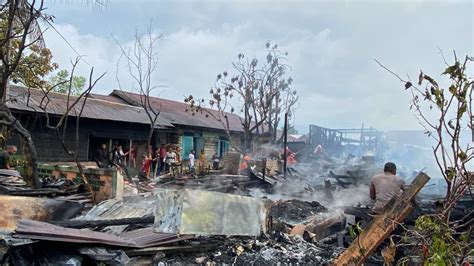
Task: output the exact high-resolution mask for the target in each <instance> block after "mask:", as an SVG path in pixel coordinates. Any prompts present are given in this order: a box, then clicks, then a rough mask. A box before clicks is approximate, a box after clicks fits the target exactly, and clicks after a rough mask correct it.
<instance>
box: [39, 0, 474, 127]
mask: <svg viewBox="0 0 474 266" xmlns="http://www.w3.org/2000/svg"><path fill="white" fill-rule="evenodd" d="M47 2H48V10H47V12H48V13H50V14H53V15H54V16H55V17H56V19H55V22H56V23H55V26H56V29H57V30H58V31H59V32H60V33H61V34H62V35H63V36H64V37H65V38H66V39H67V40H68V41H69V43H70V44H71V45H72V46H73V47H74V48H75V49H76V50H77V51H78V52H79V53H80V54H81V55H84V56H85V60H86V62H83V63H82V64H81V67H80V73H81V74H83V75H86V74H87V73H88V68H90V67H91V66H94V67H95V71H96V72H97V73H99V72H107V75H106V77H105V78H104V79H103V80H101V81H100V82H99V84H98V85H97V87H96V89H95V92H97V93H108V92H110V91H111V90H112V89H114V88H116V87H117V82H116V79H115V71H116V70H115V69H116V62H117V59H118V56H119V49H118V46H117V45H116V44H115V42H114V41H113V39H112V38H111V36H112V35H114V36H116V38H117V39H119V40H120V42H123V43H128V42H131V41H132V40H133V38H134V32H135V28H137V27H138V28H139V29H144V27H145V26H146V25H147V24H148V23H149V22H150V20H152V21H153V25H154V27H155V31H156V33H157V34H163V36H164V37H163V39H162V40H161V41H160V42H159V50H158V52H159V56H160V59H159V65H158V69H157V72H156V76H155V77H154V78H155V82H157V83H159V84H160V85H162V86H163V90H164V92H163V93H161V96H162V97H164V98H169V99H174V100H178V101H182V100H183V99H184V96H185V95H189V94H190V93H192V94H194V95H196V96H199V95H200V96H207V94H208V91H209V89H210V88H211V86H212V85H213V84H214V80H215V77H216V74H217V73H219V72H221V71H223V70H227V71H228V72H230V73H232V66H231V62H232V60H235V59H236V58H237V57H236V56H237V54H238V53H240V52H243V53H245V54H246V55H248V56H251V57H253V56H258V57H263V56H265V43H266V42H267V41H268V40H270V41H272V42H274V43H278V45H279V47H280V49H281V50H283V51H287V52H288V53H289V60H288V62H287V63H288V64H289V65H291V67H292V69H291V71H290V73H289V74H290V75H291V76H292V77H293V79H294V88H295V89H297V90H298V92H299V95H300V98H301V100H300V106H299V108H298V110H297V113H296V119H295V121H294V123H295V125H296V127H297V128H298V129H299V130H300V131H303V132H306V131H307V130H308V125H309V124H318V125H322V126H326V127H332V128H344V127H357V128H358V127H360V126H361V125H362V123H365V126H374V127H376V128H379V129H383V130H387V129H419V126H418V124H417V121H416V119H414V117H413V114H412V113H411V112H410V111H409V110H408V106H409V100H410V96H409V94H408V93H407V92H406V91H404V90H403V89H402V85H401V84H400V83H399V81H398V80H397V79H396V78H394V77H393V76H391V75H390V74H388V73H387V72H386V71H384V70H382V69H381V68H380V67H378V66H377V65H376V64H375V62H374V61H373V59H374V58H376V59H378V60H380V61H382V62H383V63H384V64H385V65H387V66H389V67H390V68H391V69H393V70H394V71H396V72H398V73H401V74H403V75H404V76H406V74H409V75H410V76H411V77H413V78H416V77H417V75H418V73H419V70H420V69H423V70H424V72H426V73H430V74H432V75H433V76H434V77H440V76H439V75H440V73H441V72H442V70H443V69H442V68H443V67H444V64H443V61H442V58H441V56H440V55H439V49H441V50H443V51H444V53H445V55H446V57H447V58H448V59H449V58H451V55H452V52H451V51H452V50H453V49H454V50H456V51H457V54H458V55H461V56H463V55H466V54H469V55H473V43H474V37H473V13H474V10H473V4H472V1H448V0H446V1H375V0H374V1H295V0H292V1H289V0H287V1H250V0H248V1H247V0H241V1H229V0H223V1H217V0H212V1H179V0H174V1H152V0H148V1H139V0H135V1H117V0H109V1H108V3H107V6H106V7H105V8H99V7H97V6H92V7H91V6H84V4H80V3H81V1H76V2H79V3H75V1H60V0H57V1H47ZM382 2H383V3H382ZM46 44H47V46H48V47H49V48H50V49H51V50H52V52H53V55H54V57H55V58H54V59H55V61H56V62H58V63H59V64H60V65H61V67H62V68H66V69H68V68H70V63H69V62H70V60H71V59H74V58H75V56H76V54H75V53H74V51H73V50H72V49H71V48H70V47H69V46H68V45H67V43H66V42H65V41H64V40H62V38H61V37H60V36H59V35H58V34H57V33H56V32H55V31H53V30H52V29H49V30H48V31H47V33H46ZM471 74H472V72H471ZM157 93H158V92H157Z"/></svg>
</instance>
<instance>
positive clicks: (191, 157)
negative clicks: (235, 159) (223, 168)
mask: <svg viewBox="0 0 474 266" xmlns="http://www.w3.org/2000/svg"><path fill="white" fill-rule="evenodd" d="M198 159H199V165H198V166H199V167H198V168H199V169H198V173H199V174H201V173H203V172H204V171H205V168H206V156H205V154H204V151H203V150H201V153H200V154H199V158H198ZM220 161H221V158H220V156H219V155H218V154H217V152H216V153H214V155H212V169H213V170H219V164H220ZM195 166H196V153H195V151H194V150H192V151H191V152H190V153H189V154H188V171H189V172H190V173H196V168H195Z"/></svg>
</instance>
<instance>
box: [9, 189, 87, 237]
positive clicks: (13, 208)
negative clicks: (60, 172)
mask: <svg viewBox="0 0 474 266" xmlns="http://www.w3.org/2000/svg"><path fill="white" fill-rule="evenodd" d="M82 208H83V205H82V204H80V203H78V202H73V201H64V200H55V199H48V198H35V197H21V196H5V195H0V210H1V215H0V228H1V229H6V230H13V229H15V227H16V224H17V222H18V220H20V219H23V218H28V219H34V220H39V221H53V220H63V219H69V218H71V217H73V216H74V215H76V214H77V213H78V212H79V211H80V210H81V209H82Z"/></svg>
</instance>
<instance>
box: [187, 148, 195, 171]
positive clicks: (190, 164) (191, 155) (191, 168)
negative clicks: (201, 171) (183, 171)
mask: <svg viewBox="0 0 474 266" xmlns="http://www.w3.org/2000/svg"><path fill="white" fill-rule="evenodd" d="M195 158H196V157H195V156H194V150H192V151H191V152H190V153H189V155H188V159H189V162H188V167H189V172H190V173H191V174H193V173H194V161H195Z"/></svg>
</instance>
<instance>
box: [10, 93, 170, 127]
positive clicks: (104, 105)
mask: <svg viewBox="0 0 474 266" xmlns="http://www.w3.org/2000/svg"><path fill="white" fill-rule="evenodd" d="M8 93H9V97H10V98H11V101H8V102H7V104H8V107H10V108H11V109H16V110H21V111H30V112H38V113H42V112H44V111H43V110H42V108H41V107H44V106H46V107H47V111H48V113H49V114H54V115H63V114H64V113H65V112H66V110H67V106H68V103H67V95H65V94H61V93H52V92H51V93H49V94H48V97H49V99H50V101H49V102H47V100H46V99H45V98H44V93H43V92H42V91H41V90H37V89H27V88H23V87H19V86H10V87H9V91H8ZM76 99H77V97H75V96H71V98H70V103H69V105H71V104H72V103H73V102H74V101H75V100H76ZM82 103H83V100H81V101H79V103H78V104H77V105H76V106H75V108H73V109H72V110H71V111H70V113H69V115H71V116H76V115H78V114H79V112H80V109H81V108H82ZM81 117H84V118H91V119H101V120H112V121H123V122H130V123H140V124H150V120H149V118H148V116H147V114H146V112H145V110H144V109H143V108H141V107H137V106H132V105H128V104H121V103H117V102H110V101H106V100H100V99H97V98H92V97H89V98H88V99H87V102H86V105H85V107H84V110H83V112H82V115H81ZM158 125H159V126H162V127H163V126H164V127H172V126H173V125H172V124H171V123H170V122H169V121H167V120H166V119H165V118H164V117H159V118H158Z"/></svg>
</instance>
